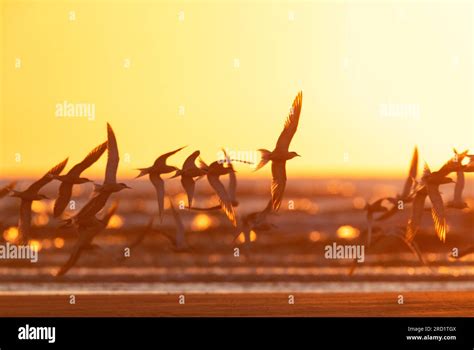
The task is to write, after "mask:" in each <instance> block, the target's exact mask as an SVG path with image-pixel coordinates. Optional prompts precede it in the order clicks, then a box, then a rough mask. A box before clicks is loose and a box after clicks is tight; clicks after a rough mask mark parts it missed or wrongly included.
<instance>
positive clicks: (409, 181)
mask: <svg viewBox="0 0 474 350" xmlns="http://www.w3.org/2000/svg"><path fill="white" fill-rule="evenodd" d="M417 173H418V148H417V147H416V146H415V149H414V150H413V155H412V158H411V162H410V168H409V170H408V176H407V178H406V180H405V184H404V186H403V190H402V193H401V194H397V195H396V196H395V197H387V198H386V199H387V200H388V201H389V202H390V203H391V204H392V208H391V209H390V210H388V211H386V212H385V213H384V214H382V215H380V216H379V217H378V218H377V219H376V221H382V220H386V219H388V218H389V217H391V216H393V215H395V214H396V213H397V212H398V211H399V204H400V201H401V202H402V203H403V205H404V204H406V203H410V202H412V201H413V199H414V198H415V193H414V192H413V187H414V186H415V181H416V176H417Z"/></svg>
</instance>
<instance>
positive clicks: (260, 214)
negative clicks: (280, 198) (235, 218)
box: [234, 200, 276, 246]
mask: <svg viewBox="0 0 474 350" xmlns="http://www.w3.org/2000/svg"><path fill="white" fill-rule="evenodd" d="M272 208H273V207H272V200H269V201H268V203H267V205H266V207H265V208H264V209H263V210H261V211H257V212H253V213H250V214H247V215H245V216H244V217H243V218H242V224H241V227H239V228H238V230H237V231H238V233H237V235H236V236H235V238H234V241H235V240H236V239H237V238H238V237H239V236H240V235H241V234H242V233H243V234H244V238H245V244H246V245H247V246H248V243H250V232H251V231H255V232H259V231H269V230H271V229H273V228H275V227H276V226H275V225H273V224H272V223H270V222H268V220H267V218H268V215H269V214H271V213H272V212H273V211H272Z"/></svg>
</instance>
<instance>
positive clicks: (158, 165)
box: [136, 147, 184, 222]
mask: <svg viewBox="0 0 474 350" xmlns="http://www.w3.org/2000/svg"><path fill="white" fill-rule="evenodd" d="M183 148H184V147H181V148H178V149H176V150H174V151H171V152H168V153H165V154H163V155H161V156H159V157H158V158H157V159H156V160H155V162H154V163H153V165H152V166H151V167H148V168H139V169H137V170H140V173H139V174H138V176H137V177H136V178H139V177H142V176H144V175H147V174H148V177H149V179H150V181H151V183H152V185H153V186H154V187H155V190H156V197H157V202H158V216H159V218H160V222H163V213H164V201H165V182H164V181H163V179H162V178H161V175H162V174H168V173H171V172H173V171H178V170H179V169H178V168H177V167H175V166H171V165H168V164H166V160H167V159H168V158H169V157H170V156H172V155H173V154H175V153H177V152H179V151H181V150H182V149H183Z"/></svg>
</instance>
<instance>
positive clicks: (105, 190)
mask: <svg viewBox="0 0 474 350" xmlns="http://www.w3.org/2000/svg"><path fill="white" fill-rule="evenodd" d="M119 160H120V158H119V151H118V146H117V139H116V138H115V134H114V131H113V130H112V127H111V126H110V124H108V123H107V165H106V168H105V179H104V183H103V184H102V185H95V190H94V194H93V196H92V197H91V199H89V201H88V202H87V203H86V204H85V205H84V207H82V209H81V210H80V211H79V213H77V214H76V215H74V216H73V217H71V218H69V219H67V220H65V221H64V225H63V227H67V226H70V225H71V224H79V225H87V223H88V221H89V220H91V219H94V217H95V215H96V214H97V213H98V212H99V211H100V210H102V208H103V207H104V206H105V204H106V203H107V200H108V199H109V197H110V196H111V195H112V193H115V192H120V191H122V190H124V189H129V188H130V187H129V186H127V185H126V184H124V183H117V169H118V164H119Z"/></svg>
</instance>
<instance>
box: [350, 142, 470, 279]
mask: <svg viewBox="0 0 474 350" xmlns="http://www.w3.org/2000/svg"><path fill="white" fill-rule="evenodd" d="M453 151H454V156H453V157H452V158H451V159H449V160H448V161H447V162H446V163H445V164H444V165H443V166H442V167H441V168H440V169H439V170H437V171H434V172H432V171H431V170H430V168H429V166H428V164H427V163H425V164H424V169H423V174H422V175H421V178H420V180H417V173H418V148H417V147H415V149H414V150H413V155H412V158H411V162H410V168H409V170H408V176H407V178H406V180H405V183H404V186H403V189H402V192H401V193H400V194H397V195H396V196H395V197H383V198H380V199H378V200H376V201H374V202H373V203H368V204H367V205H366V206H365V208H364V209H365V211H366V218H367V230H366V231H364V233H365V234H366V235H367V240H366V248H371V247H372V246H374V245H376V244H378V243H379V242H380V241H381V240H383V239H384V238H387V237H396V238H397V239H399V240H400V241H401V242H403V243H404V244H405V245H406V246H407V247H408V248H409V249H410V250H411V251H412V252H413V253H414V254H415V255H416V256H417V258H418V259H419V261H420V262H421V263H422V264H423V265H427V264H426V262H425V261H424V259H423V255H422V254H421V251H420V249H419V247H418V245H417V244H416V242H415V241H414V238H415V236H416V234H417V233H418V232H419V230H420V225H421V220H422V218H423V214H424V212H425V211H427V210H428V211H431V216H432V218H433V224H434V229H435V232H436V234H437V236H438V238H439V239H440V240H441V241H442V242H443V243H444V242H445V241H446V233H447V227H448V225H447V222H446V210H445V207H448V208H454V209H464V208H467V207H468V206H467V204H466V203H465V202H464V200H463V198H462V193H463V190H464V184H465V179H464V173H469V172H474V155H469V154H468V151H467V150H466V151H464V152H462V153H459V152H458V151H457V150H456V149H453ZM465 158H468V159H469V162H468V163H467V164H463V160H464V159H465ZM451 173H456V181H454V180H453V179H452V178H450V177H448V175H450V174H451ZM451 183H455V186H454V195H453V200H452V201H450V202H448V204H447V205H446V206H445V205H444V203H443V198H442V197H441V192H440V190H439V187H440V186H441V185H446V184H451ZM427 198H429V201H430V202H431V209H430V208H425V202H426V199H427ZM408 203H412V210H411V215H410V218H409V219H408V223H407V225H406V226H402V227H391V228H389V229H383V228H381V227H380V226H374V221H377V222H381V221H384V220H387V219H388V218H390V217H392V216H394V215H396V214H397V213H400V212H402V211H403V210H404V209H405V205H406V204H408ZM377 213H378V214H379V216H377V217H375V215H377ZM473 252H474V245H472V246H468V247H466V248H464V249H462V250H460V251H459V252H458V254H456V255H453V257H454V258H461V257H463V256H466V255H468V254H471V253H473ZM356 266H357V264H356V261H354V263H353V264H352V267H351V269H350V271H349V274H352V273H353V272H354V270H355V268H356Z"/></svg>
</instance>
